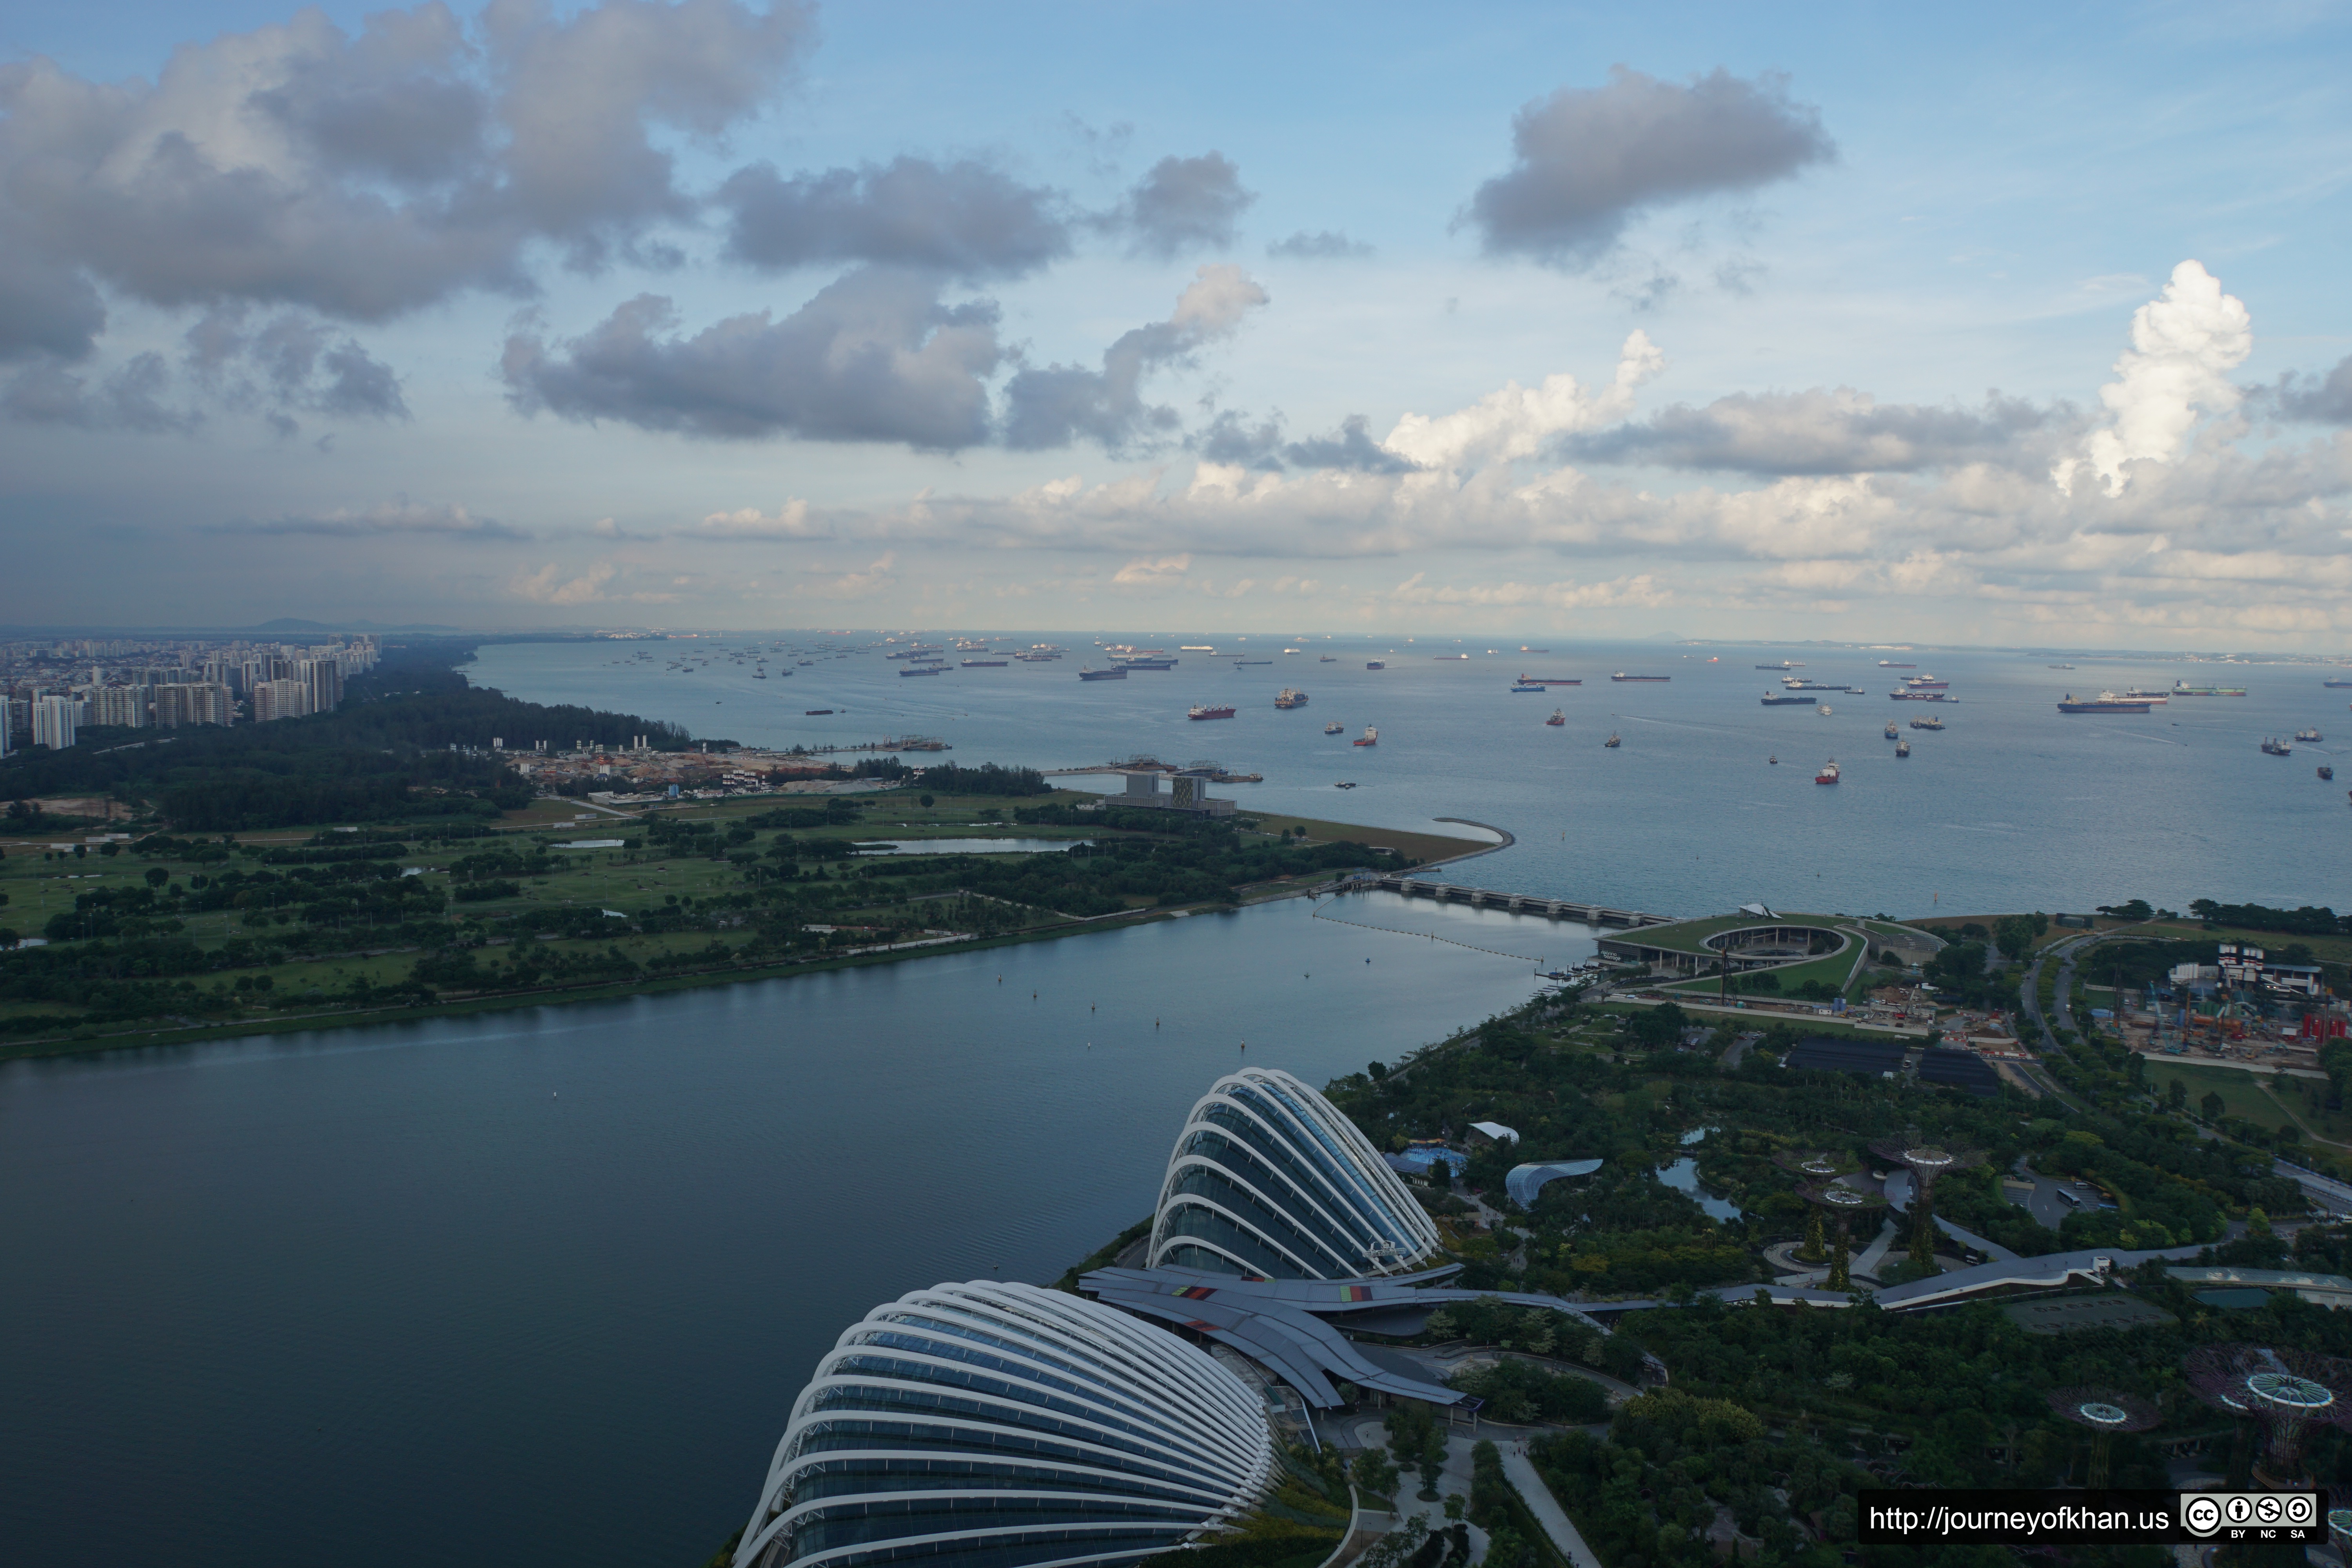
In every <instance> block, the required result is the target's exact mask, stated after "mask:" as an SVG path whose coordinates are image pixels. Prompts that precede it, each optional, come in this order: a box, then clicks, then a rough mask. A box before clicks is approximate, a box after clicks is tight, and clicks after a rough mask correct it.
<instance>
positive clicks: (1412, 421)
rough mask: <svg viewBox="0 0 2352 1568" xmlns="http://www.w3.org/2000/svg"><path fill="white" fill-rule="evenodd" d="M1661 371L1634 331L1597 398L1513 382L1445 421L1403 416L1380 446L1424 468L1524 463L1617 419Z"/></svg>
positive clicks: (1569, 382)
mask: <svg viewBox="0 0 2352 1568" xmlns="http://www.w3.org/2000/svg"><path fill="white" fill-rule="evenodd" d="M1665 368H1666V356H1665V355H1664V353H1660V352H1659V350H1658V348H1657V345H1655V344H1654V343H1653V342H1650V339H1649V334H1647V333H1646V332H1643V331H1634V332H1633V335H1632V336H1630V337H1628V338H1627V339H1626V340H1625V346H1624V347H1623V349H1622V350H1620V351H1619V353H1618V359H1617V374H1616V376H1615V378H1614V379H1613V380H1612V381H1611V383H1610V384H1609V385H1608V387H1607V388H1606V389H1604V390H1603V391H1601V393H1600V394H1598V395H1591V394H1588V393H1587V392H1586V391H1585V390H1584V387H1583V385H1582V384H1580V383H1579V382H1578V381H1577V379H1576V377H1574V376H1572V375H1552V376H1547V377H1545V378H1544V382H1543V384H1542V385H1541V386H1537V387H1524V386H1521V385H1520V384H1518V383H1517V382H1516V381H1514V382H1511V383H1509V384H1507V385H1505V386H1504V387H1503V388H1502V389H1501V390H1500V391H1498V392H1490V393H1488V394H1487V395H1486V396H1484V397H1482V398H1480V399H1479V400H1478V401H1477V402H1476V403H1475V404H1473V405H1470V406H1469V407H1467V408H1464V409H1459V410H1456V411H1455V412H1454V413H1452V414H1446V415H1441V416H1437V417H1435V418H1431V417H1428V416H1423V415H1420V414H1408V415H1406V416H1404V417H1402V419H1399V420H1398V421H1397V423H1396V428H1395V429H1393V430H1391V431H1390V432H1389V435H1388V439H1387V440H1385V441H1383V442H1381V445H1382V446H1383V447H1387V448H1388V449H1389V450H1390V451H1391V452H1395V453H1397V454H1399V455H1400V456H1402V457H1404V458H1410V459H1412V461H1413V462H1416V463H1419V464H1421V465H1422V466H1423V467H1424V468H1444V469H1452V468H1463V467H1465V466H1473V467H1475V466H1479V465H1483V464H1486V463H1496V462H1511V461H1514V460H1516V459H1517V458H1532V457H1535V456H1537V455H1538V453H1540V452H1541V451H1543V449H1544V448H1545V447H1547V446H1548V445H1549V444H1550V442H1552V441H1553V440H1554V439H1556V438H1557V437H1561V436H1565V435H1568V434H1570V433H1571V432H1573V431H1578V430H1591V429H1593V428H1594V427H1596V426H1601V425H1605V424H1608V423H1610V422H1612V421H1613V420H1619V419H1622V418H1624V417H1625V416H1627V415H1628V414H1630V413H1632V412H1633V394H1634V393H1635V392H1637V391H1639V390H1640V389H1641V387H1642V385H1643V383H1645V382H1648V381H1650V380H1652V379H1654V377H1655V376H1657V374H1659V373H1660V372H1662V371H1664V369H1665Z"/></svg>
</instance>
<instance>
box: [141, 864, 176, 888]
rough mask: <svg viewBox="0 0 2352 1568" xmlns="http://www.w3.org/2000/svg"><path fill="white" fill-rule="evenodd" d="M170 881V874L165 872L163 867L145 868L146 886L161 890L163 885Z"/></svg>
mask: <svg viewBox="0 0 2352 1568" xmlns="http://www.w3.org/2000/svg"><path fill="white" fill-rule="evenodd" d="M171 879H172V873H171V872H169V871H167V870H165V869H164V868H163V867H161V866H150V867H148V868H147V885H148V886H149V887H151V888H155V889H161V888H162V887H163V884H164V883H166V882H168V881H170V880H171Z"/></svg>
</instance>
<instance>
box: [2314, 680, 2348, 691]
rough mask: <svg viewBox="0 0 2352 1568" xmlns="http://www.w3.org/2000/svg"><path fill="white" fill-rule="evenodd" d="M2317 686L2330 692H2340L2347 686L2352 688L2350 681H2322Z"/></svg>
mask: <svg viewBox="0 0 2352 1568" xmlns="http://www.w3.org/2000/svg"><path fill="white" fill-rule="evenodd" d="M2319 684H2320V685H2322V686H2325V687H2326V688H2327V689H2329V690H2331V691H2340V690H2342V689H2344V688H2346V687H2347V686H2352V680H2323V681H2321V682H2320V683H2319Z"/></svg>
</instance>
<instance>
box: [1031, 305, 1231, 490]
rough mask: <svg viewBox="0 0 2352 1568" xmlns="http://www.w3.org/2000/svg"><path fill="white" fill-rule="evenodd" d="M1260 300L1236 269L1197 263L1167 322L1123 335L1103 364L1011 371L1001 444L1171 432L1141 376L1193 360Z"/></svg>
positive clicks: (1172, 424) (1119, 446) (1166, 411)
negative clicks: (1145, 390) (1146, 394)
mask: <svg viewBox="0 0 2352 1568" xmlns="http://www.w3.org/2000/svg"><path fill="white" fill-rule="evenodd" d="M1265 302H1266V292H1265V289H1263V288H1261V287H1259V286H1258V284H1257V283H1256V282H1255V281H1254V280H1252V279H1250V278H1249V277H1248V276H1247V275H1246V274H1245V273H1244V272H1243V271H1242V269H1241V268H1238V267H1234V266H1230V265H1212V266H1206V267H1202V268H1201V269H1200V270H1199V272H1198V273H1196V274H1195V275H1194V277H1193V280H1192V283H1191V284H1190V285H1189V286H1188V287H1187V288H1186V289H1185V290H1184V292H1183V293H1182V294H1181V295H1179V296H1178V297H1177V300H1176V309H1175V310H1174V311H1173V312H1172V313H1171V315H1170V316H1169V318H1168V320H1166V321H1154V322H1152V323H1150V325H1148V326H1142V327H1138V328H1136V329H1135V330H1134V331H1130V332H1127V333H1125V334H1123V335H1122V336H1120V338H1119V339H1118V342H1114V343H1113V344H1111V346H1110V347H1109V348H1108V350H1107V351H1105V353H1104V354H1103V363H1102V369H1100V370H1098V371H1097V370H1088V369H1087V368H1086V367H1085V366H1083V365H1058V364H1057V365H1049V366H1045V367H1044V368H1026V369H1024V370H1022V371H1020V372H1018V373H1017V374H1014V375H1013V379H1012V380H1011V381H1010V382H1008V383H1007V384H1005V388H1004V404H1005V444H1006V445H1008V446H1011V447H1019V448H1025V449H1030V450H1034V449H1038V448H1042V447H1066V446H1068V445H1069V444H1070V443H1071V442H1072V441H1074V440H1076V439H1078V438H1080V437H1085V438H1087V439H1089V440H1094V441H1097V442H1099V443H1101V444H1102V446H1103V447H1106V448H1107V449H1109V450H1112V451H1119V450H1123V449H1125V448H1127V447H1129V446H1132V445H1134V444H1136V443H1138V442H1139V441H1142V440H1146V439H1148V438H1150V437H1156V436H1165V435H1167V434H1169V433H1171V432H1172V431H1174V430H1175V429H1176V428H1177V427H1178V426H1179V424H1180V423H1181V421H1180V419H1179V417H1178V416H1177V413H1176V411H1175V410H1174V409H1172V408H1167V407H1159V406H1154V405H1150V404H1147V403H1145V402H1144V400H1143V395H1142V383H1143V378H1144V377H1145V376H1146V375H1147V374H1150V373H1151V372H1153V371H1156V370H1164V369H1167V368H1170V367H1171V366H1176V365H1181V364H1186V363H1191V361H1192V357H1193V356H1194V355H1195V354H1196V353H1199V352H1200V350H1202V348H1204V347H1206V346H1207V345H1209V344H1210V343H1213V342H1217V341H1219V340H1220V339H1223V338H1226V337H1230V336H1231V335H1232V334H1233V333H1234V331H1236V330H1237V329H1238V328H1239V327H1240V326H1241V323H1242V320H1243V318H1244V317H1245V316H1246V315H1247V314H1248V313H1249V312H1250V311H1251V310H1254V309H1255V308H1256V307H1258V306H1261V305H1264V304H1265Z"/></svg>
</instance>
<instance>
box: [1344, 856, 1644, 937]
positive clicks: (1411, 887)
mask: <svg viewBox="0 0 2352 1568" xmlns="http://www.w3.org/2000/svg"><path fill="white" fill-rule="evenodd" d="M1331 890H1332V891H1333V892H1336V893H1374V892H1379V893H1402V894H1403V895H1405V897H1407V898H1409V899H1435V900H1437V901H1438V902H1440V903H1454V904H1468V905H1470V906H1471V907H1472V908H1474V909H1486V910H1510V911H1511V912H1512V913H1513V914H1522V915H1544V916H1547V917H1549V919H1552V920H1556V921H1578V922H1579V923H1580V924H1583V925H1589V926H1619V927H1622V928H1624V929H1627V930H1639V929H1640V928H1641V927H1643V926H1663V925H1673V924H1674V923H1675V918H1674V917H1673V916H1671V915H1650V914H1643V912H1642V911H1641V910H1617V909H1611V908H1610V907H1609V906H1608V905H1606V904H1587V903H1580V902H1578V901H1577V900H1574V899H1548V898H1545V897H1543V896H1542V895H1540V894H1538V893H1497V892H1494V891H1492V890H1490V889H1486V888H1469V887H1464V886H1462V885H1461V884H1459V883H1456V882H1433V881H1431V880H1430V879H1427V878H1425V877H1408V876H1406V875H1404V874H1402V872H1394V871H1360V872H1357V873H1355V874H1354V875H1352V876H1347V877H1342V878H1340V879H1339V880H1338V881H1337V882H1335V883H1333V884H1332V887H1331Z"/></svg>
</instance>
